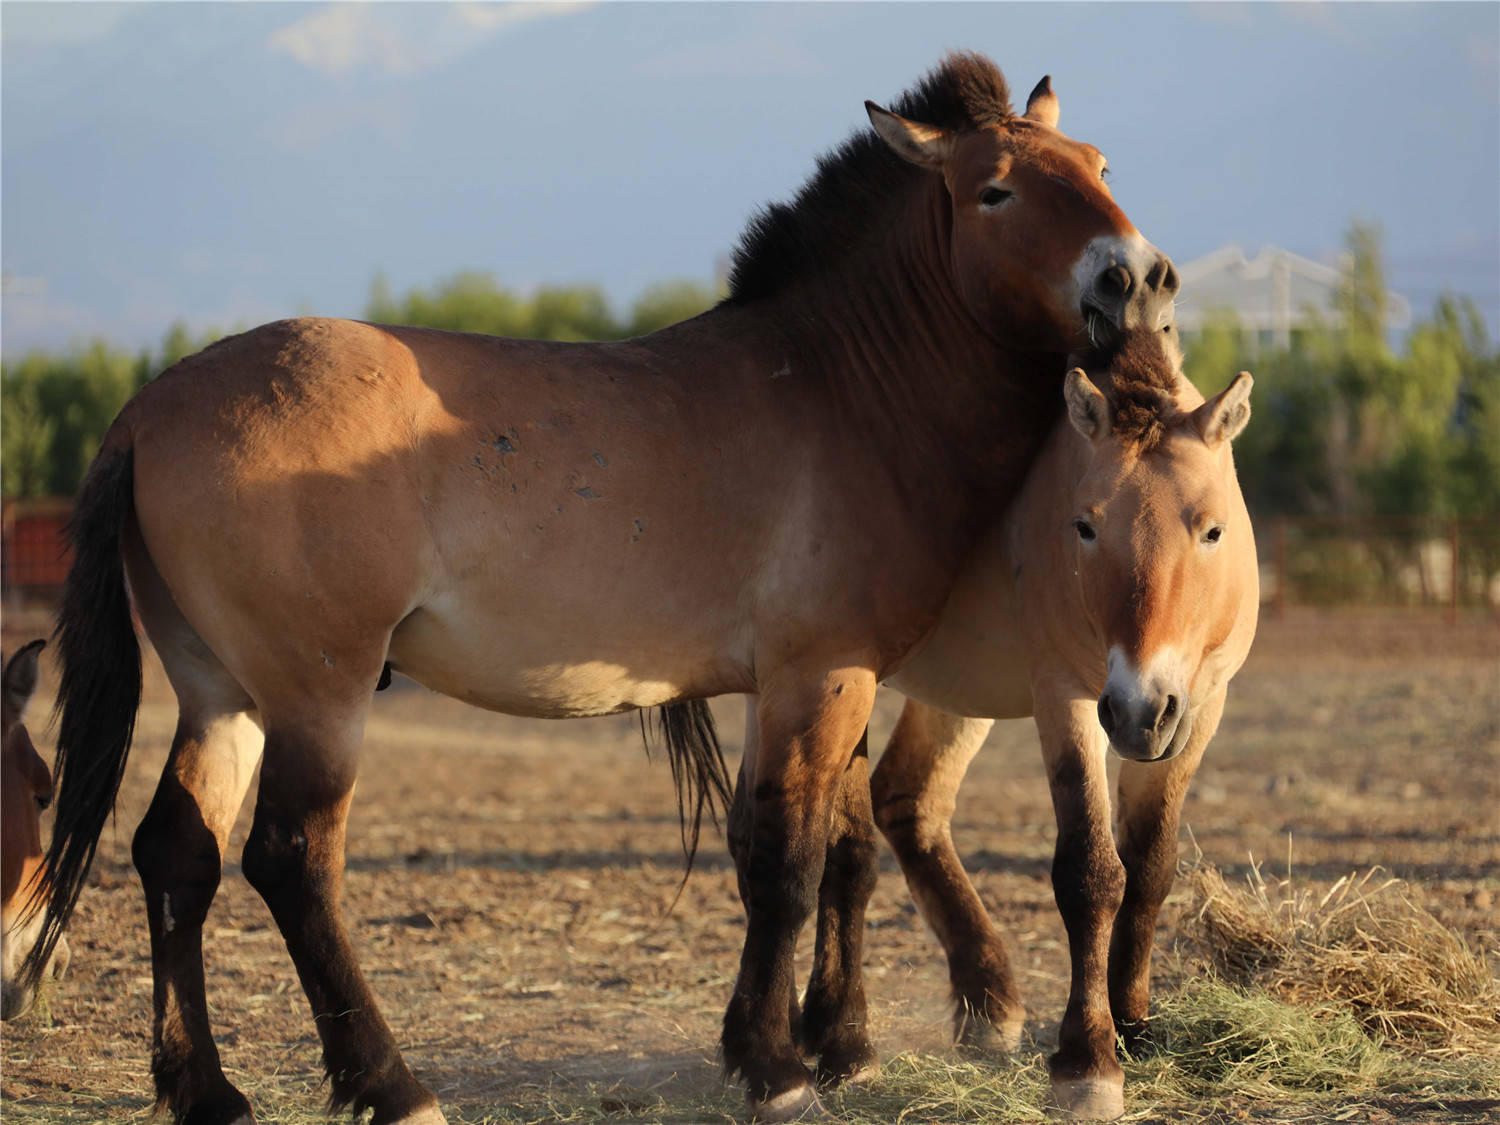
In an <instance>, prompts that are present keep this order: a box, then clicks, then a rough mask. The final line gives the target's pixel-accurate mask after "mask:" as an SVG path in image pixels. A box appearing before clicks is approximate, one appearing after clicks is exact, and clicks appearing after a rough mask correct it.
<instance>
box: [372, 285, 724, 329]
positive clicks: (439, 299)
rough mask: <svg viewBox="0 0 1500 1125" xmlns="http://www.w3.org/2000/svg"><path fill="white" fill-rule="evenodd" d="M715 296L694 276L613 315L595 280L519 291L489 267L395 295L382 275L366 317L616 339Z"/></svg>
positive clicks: (692, 312) (693, 310)
mask: <svg viewBox="0 0 1500 1125" xmlns="http://www.w3.org/2000/svg"><path fill="white" fill-rule="evenodd" d="M717 299H718V298H717V296H716V295H715V294H714V293H713V292H712V291H711V290H710V289H708V288H706V287H705V286H702V285H699V284H697V283H696V282H691V281H676V282H667V283H665V284H661V285H656V286H653V287H652V288H650V289H648V290H647V291H646V292H645V293H644V294H642V296H641V297H640V299H639V300H637V301H636V303H635V305H634V307H633V308H632V310H631V316H630V319H629V320H621V319H619V318H617V317H616V316H615V315H614V313H613V311H612V310H611V309H610V307H609V302H608V301H607V300H606V299H605V297H604V294H603V292H602V291H601V290H600V289H599V288H598V287H596V286H591V285H577V286H544V287H543V288H541V289H538V290H537V291H536V292H535V293H534V294H532V295H531V296H530V297H522V296H519V295H517V294H516V293H514V292H513V291H511V290H509V289H506V288H505V287H503V286H501V285H500V284H498V283H497V282H496V281H495V279H494V277H493V276H491V275H490V274H487V273H477V272H465V273H457V274H454V275H453V276H452V277H451V278H449V279H448V280H446V281H443V282H440V283H439V284H438V285H437V286H436V288H435V289H433V290H432V291H430V292H429V291H426V290H422V289H413V290H411V291H409V292H408V293H407V294H406V295H405V296H404V297H402V298H400V299H399V300H397V299H395V298H393V297H392V296H391V293H390V287H389V285H388V284H387V283H386V281H385V279H384V278H383V277H377V278H376V279H375V282H374V284H373V285H371V287H370V299H369V303H368V304H367V305H366V307H365V316H366V318H367V319H369V320H372V321H375V322H376V323H378V324H414V325H420V326H422V327H425V328H445V329H448V330H450V331H454V332H482V333H484V334H486V335H489V336H512V337H517V338H522V339H531V340H562V341H582V340H621V339H625V338H627V337H631V336H644V335H646V334H647V333H650V332H655V331H657V330H658V329H662V328H666V327H668V326H669V325H672V324H676V323H677V322H678V321H680V320H686V319H687V318H689V317H693V316H697V315H698V314H699V313H701V312H704V311H705V310H707V309H708V308H710V307H711V306H712V305H713V304H714V302H715V301H716V300H717Z"/></svg>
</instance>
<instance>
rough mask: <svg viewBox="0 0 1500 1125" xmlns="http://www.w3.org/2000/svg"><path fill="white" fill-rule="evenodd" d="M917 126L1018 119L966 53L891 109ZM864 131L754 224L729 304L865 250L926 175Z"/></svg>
mask: <svg viewBox="0 0 1500 1125" xmlns="http://www.w3.org/2000/svg"><path fill="white" fill-rule="evenodd" d="M890 108H891V109H892V110H893V111H894V112H895V113H898V114H900V115H901V116H902V117H905V118H908V119H910V120H912V121H920V122H922V123H923V124H926V125H936V126H938V127H940V128H943V129H948V130H952V131H954V132H972V131H973V130H975V129H980V128H983V127H985V126H990V125H998V124H1001V123H1003V122H1005V121H1007V120H1009V119H1010V118H1011V117H1012V116H1013V112H1012V110H1011V105H1010V89H1009V87H1007V86H1006V84H1005V77H1004V75H1002V74H1001V73H1000V69H999V68H998V67H997V66H995V64H994V63H993V62H991V61H990V60H989V59H987V58H986V57H985V56H983V55H980V54H976V53H973V52H969V51H956V52H953V53H951V54H949V55H947V56H946V57H945V58H944V59H943V61H942V62H941V63H939V64H938V66H937V67H936V68H934V69H933V70H932V71H931V72H930V73H929V74H928V75H927V76H926V77H925V78H924V79H922V81H921V82H920V83H919V84H918V85H917V86H916V87H915V88H914V89H912V90H909V91H907V92H906V93H905V94H903V95H902V96H901V97H900V98H899V99H897V100H896V102H895V103H894V104H893V105H892V106H891V107H890ZM923 174H924V173H922V172H921V171H920V170H919V169H917V168H915V167H913V166H912V165H910V164H907V163H906V162H905V161H904V160H902V159H901V158H900V157H898V156H896V155H895V154H894V153H893V152H891V150H890V149H889V148H887V147H886V145H885V144H884V143H883V142H882V141H881V140H880V139H879V138H878V137H877V136H876V135H875V131H874V130H873V129H862V130H860V131H859V132H858V133H856V134H854V135H853V136H852V137H850V138H849V139H848V140H846V141H845V142H844V143H843V144H842V145H840V146H839V147H838V148H837V149H835V150H833V151H832V152H829V153H825V154H824V155H823V156H821V157H819V159H818V167H817V171H816V172H814V173H813V176H812V178H811V179H810V180H808V182H807V183H806V184H804V185H803V187H802V190H801V191H799V192H798V193H797V196H796V198H795V199H793V200H792V202H790V203H772V204H770V205H769V206H767V207H765V208H763V209H761V211H760V212H758V213H757V214H756V215H755V216H753V217H752V218H751V220H750V223H749V225H748V226H747V227H746V228H745V232H744V234H743V235H741V236H740V243H739V246H738V247H736V249H735V251H734V257H733V260H732V262H731V265H730V271H729V298H728V301H729V303H731V304H747V303H749V302H751V301H756V300H760V299H761V298H764V297H768V296H770V295H772V294H773V293H777V292H779V291H781V290H782V289H784V288H785V287H786V286H787V285H788V284H790V283H791V282H794V281H796V280H798V279H800V278H806V277H811V276H815V275H816V274H818V273H821V272H822V271H824V270H825V269H827V268H828V266H829V265H830V264H832V263H834V262H837V261H839V260H842V259H844V258H845V257H847V255H848V254H849V251H850V250H851V249H852V248H853V247H856V246H858V245H860V244H862V243H863V242H864V241H865V240H866V239H867V238H868V237H869V235H870V233H871V232H872V231H880V230H882V229H884V226H885V224H883V223H881V222H880V221H879V220H880V218H881V217H882V216H883V215H884V213H885V211H886V210H887V209H888V208H889V207H890V206H892V205H893V204H894V203H895V202H897V201H899V200H900V199H902V198H903V197H904V195H905V192H906V191H907V190H908V189H909V187H910V185H911V183H912V181H913V180H914V179H915V178H916V177H918V176H921V175H923Z"/></svg>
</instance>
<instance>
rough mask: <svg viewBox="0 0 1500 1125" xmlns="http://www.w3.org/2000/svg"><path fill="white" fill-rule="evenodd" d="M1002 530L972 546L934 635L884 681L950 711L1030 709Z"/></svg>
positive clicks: (980, 714)
mask: <svg viewBox="0 0 1500 1125" xmlns="http://www.w3.org/2000/svg"><path fill="white" fill-rule="evenodd" d="M999 538H1000V537H999V535H995V536H992V537H991V540H990V541H989V542H988V543H986V544H985V545H983V546H981V547H980V549H979V550H978V551H977V552H976V554H975V557H974V558H973V559H972V560H971V561H970V563H969V565H968V566H967V567H966V568H965V570H964V572H963V573H962V574H961V575H960V577H959V580H958V582H957V583H956V584H955V586H954V589H953V593H952V594H951V595H950V596H949V598H948V603H947V605H946V606H945V607H944V608H943V613H942V616H941V617H940V618H939V620H938V624H937V627H936V629H934V631H933V633H932V636H931V637H930V638H929V639H928V641H927V643H926V644H924V645H923V646H922V648H921V649H920V650H919V651H918V653H917V654H916V656H914V657H913V658H912V659H911V660H910V661H909V662H908V663H907V664H906V665H905V666H904V667H903V668H902V669H901V671H900V672H898V673H897V674H896V675H894V676H891V677H890V678H889V679H887V680H886V681H885V682H886V684H887V685H888V686H890V687H893V688H895V689H896V690H897V691H899V692H901V693H902V694H903V695H905V696H907V697H908V698H911V699H915V700H916V701H917V702H918V703H924V704H926V705H927V706H929V707H935V708H937V709H938V710H940V711H947V712H948V713H949V714H951V715H963V716H967V717H970V718H984V719H1019V718H1024V717H1025V716H1027V715H1030V714H1031V713H1032V698H1031V676H1030V665H1029V662H1028V660H1027V656H1026V650H1025V645H1024V644H1023V643H1022V637H1021V630H1020V625H1019V623H1018V620H1017V613H1016V590H1015V584H1014V583H1013V582H1012V581H1011V575H1010V569H1009V568H1010V564H1009V562H1008V561H1007V559H1006V558H1005V552H1004V551H1003V550H1002V549H1001V546H1000V544H999Z"/></svg>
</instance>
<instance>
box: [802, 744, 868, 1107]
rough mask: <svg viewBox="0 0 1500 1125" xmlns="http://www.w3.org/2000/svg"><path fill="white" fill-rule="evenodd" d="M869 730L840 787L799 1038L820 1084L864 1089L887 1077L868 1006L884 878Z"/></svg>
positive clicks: (830, 826) (821, 890) (846, 770)
mask: <svg viewBox="0 0 1500 1125" xmlns="http://www.w3.org/2000/svg"><path fill="white" fill-rule="evenodd" d="M869 738H870V735H869V731H868V730H866V731H865V733H864V734H862V735H860V739H859V745H858V746H856V747H855V748H854V755H853V757H851V758H850V759H849V764H848V766H847V767H846V768H845V769H844V772H843V774H842V776H841V777H840V779H839V782H838V791H837V793H836V795H835V797H834V804H833V815H832V818H831V821H830V824H829V830H828V848H827V851H826V852H825V858H824V862H823V879H822V882H821V883H820V884H819V885H818V921H817V944H816V946H815V949H814V952H813V965H812V975H811V976H810V977H809V978H808V981H807V996H806V999H805V1000H804V1001H803V1004H802V1027H801V1029H800V1032H799V1035H800V1039H801V1042H802V1045H803V1046H804V1047H805V1048H806V1050H807V1052H808V1053H809V1054H811V1055H814V1056H816V1057H817V1060H818V1080H819V1081H820V1082H822V1083H825V1084H828V1085H837V1084H838V1083H840V1082H862V1081H865V1080H867V1079H870V1078H873V1077H874V1076H875V1075H876V1074H877V1073H878V1072H879V1070H880V1064H879V1060H878V1058H877V1056H876V1054H875V1045H874V1044H873V1043H871V1042H870V1033H869V1027H868V1015H869V1013H868V1008H867V1006H866V1003H865V985H864V942H865V908H866V907H867V906H868V905H869V903H870V896H871V895H873V894H874V893H875V883H876V881H877V879H878V878H879V875H880V863H879V852H878V851H877V846H876V843H875V823H874V818H873V815H872V813H871V811H870V743H869Z"/></svg>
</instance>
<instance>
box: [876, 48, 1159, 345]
mask: <svg viewBox="0 0 1500 1125" xmlns="http://www.w3.org/2000/svg"><path fill="white" fill-rule="evenodd" d="M963 63H964V59H963V58H959V59H957V60H956V62H954V63H950V65H952V66H959V67H961V66H962V65H963ZM976 74H977V76H978V77H980V78H983V79H984V80H985V81H989V82H996V81H998V82H1000V83H1002V87H1001V89H1000V91H999V92H997V93H995V94H993V95H992V96H991V98H990V99H989V102H988V103H985V102H984V100H983V99H981V98H978V97H975V98H974V99H973V100H974V101H976V102H978V103H979V104H982V105H983V104H989V105H990V106H991V107H992V108H991V110H990V111H989V112H988V113H981V114H978V115H974V114H972V113H971V117H973V116H978V118H979V121H980V123H979V124H978V125H977V127H974V128H964V129H951V128H943V127H941V126H939V125H936V124H931V123H925V122H921V121H914V120H908V119H907V118H905V117H901V116H899V115H897V114H895V113H891V112H889V111H887V110H884V109H882V108H880V107H879V106H877V105H875V104H874V103H873V102H866V103H865V108H866V110H867V112H868V113H869V115H870V121H871V123H872V124H873V125H874V126H875V131H876V132H877V133H878V134H879V135H880V137H881V139H882V140H884V141H885V143H886V145H888V146H889V147H890V148H891V149H892V150H893V151H894V152H895V153H896V154H897V155H899V156H900V157H901V158H902V159H904V160H907V161H909V162H910V163H912V164H915V165H918V166H919V167H923V168H928V169H931V170H933V171H935V172H937V173H939V174H940V175H941V176H942V180H943V183H944V185H945V186H946V189H947V196H948V203H949V206H948V207H947V209H946V210H947V214H946V216H945V220H946V221H947V222H948V223H949V224H950V229H949V230H948V231H947V232H946V242H947V251H948V260H949V265H950V268H951V271H952V274H953V283H954V287H955V289H956V291H957V293H958V295H959V299H960V300H961V301H962V302H963V304H964V305H965V307H966V309H967V311H968V312H969V314H970V315H971V316H973V317H974V319H975V320H976V321H977V322H978V323H979V324H981V325H984V326H986V327H987V328H989V329H991V330H993V331H995V332H996V333H997V334H1002V335H1003V336H1004V337H1005V338H1006V339H1007V340H1009V341H1012V342H1018V343H1025V344H1027V345H1030V346H1035V347H1042V348H1047V349H1050V350H1058V351H1064V352H1067V351H1072V350H1074V349H1076V348H1078V347H1081V346H1083V345H1084V344H1085V342H1087V341H1088V340H1089V339H1090V338H1091V337H1094V336H1096V335H1097V334H1098V333H1097V329H1099V328H1100V327H1101V326H1102V325H1104V324H1107V325H1109V326H1111V327H1112V328H1113V329H1115V330H1116V331H1117V332H1121V333H1123V332H1126V331H1129V330H1132V329H1138V328H1144V329H1146V330H1157V329H1165V328H1167V327H1168V326H1169V325H1170V324H1171V323H1172V319H1173V300H1174V298H1175V296H1176V293H1177V289H1178V278H1177V271H1176V269H1174V268H1173V266H1172V263H1171V261H1170V260H1169V259H1168V258H1167V257H1166V256H1165V255H1164V254H1162V253H1161V252H1160V251H1159V250H1157V249H1156V247H1154V246H1152V245H1151V243H1149V242H1147V241H1146V240H1145V239H1144V238H1143V237H1141V234H1140V232H1139V231H1137V230H1136V229H1135V227H1134V225H1132V224H1131V222H1130V220H1129V219H1128V218H1126V217H1125V214H1124V212H1122V211H1121V210H1120V208H1119V207H1117V206H1116V205H1115V201H1114V198H1113V196H1112V195H1111V194H1110V190H1109V187H1108V186H1107V185H1106V184H1105V182H1104V173H1105V169H1106V163H1105V159H1104V155H1103V154H1102V153H1101V152H1100V151H1099V150H1098V149H1097V148H1095V147H1094V146H1093V145H1088V144H1082V143H1080V142H1078V141H1074V140H1072V139H1070V138H1069V137H1067V136H1065V135H1064V134H1063V133H1061V132H1059V131H1058V129H1057V110H1058V103H1057V96H1056V95H1055V94H1054V93H1053V92H1052V83H1051V79H1050V78H1043V79H1042V80H1041V82H1040V83H1038V84H1037V87H1036V89H1034V90H1033V91H1032V92H1031V97H1030V99H1029V101H1028V103H1027V106H1026V112H1025V114H1024V115H1021V116H1017V115H1015V114H1013V113H1010V112H1009V108H1008V105H1006V103H1005V100H1004V95H1003V79H999V77H998V72H996V71H993V68H991V69H990V70H988V71H979V72H976ZM991 74H993V78H991V77H990V75H991ZM976 84H977V79H976ZM960 96H963V95H960Z"/></svg>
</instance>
